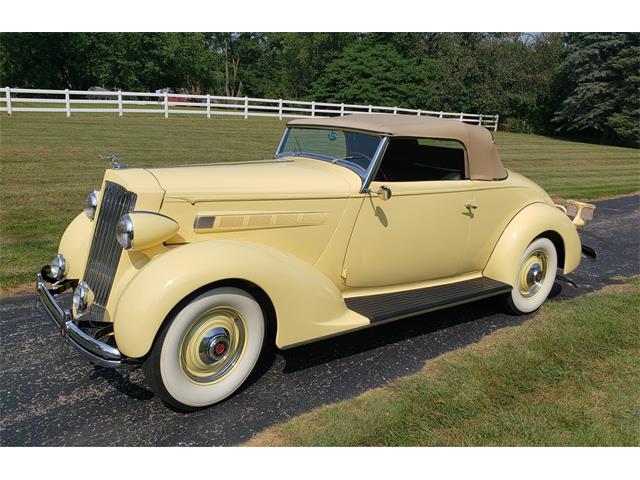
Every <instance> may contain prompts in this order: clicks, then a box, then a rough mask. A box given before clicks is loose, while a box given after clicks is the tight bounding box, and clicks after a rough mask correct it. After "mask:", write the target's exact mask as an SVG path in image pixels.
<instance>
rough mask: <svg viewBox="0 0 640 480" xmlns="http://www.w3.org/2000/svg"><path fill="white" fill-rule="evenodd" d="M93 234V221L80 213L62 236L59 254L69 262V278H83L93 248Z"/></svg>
mask: <svg viewBox="0 0 640 480" xmlns="http://www.w3.org/2000/svg"><path fill="white" fill-rule="evenodd" d="M92 233H93V225H92V222H91V220H89V219H88V218H87V216H86V215H85V214H84V213H80V214H79V215H78V216H77V217H76V218H74V219H73V221H72V222H71V223H70V224H69V226H68V227H67V228H66V230H65V231H64V233H63V234H62V238H61V239H60V245H59V247H58V253H61V254H62V255H63V256H64V258H65V260H66V261H67V273H66V275H67V278H82V275H83V274H84V267H85V264H86V262H87V257H88V256H89V248H91V235H92Z"/></svg>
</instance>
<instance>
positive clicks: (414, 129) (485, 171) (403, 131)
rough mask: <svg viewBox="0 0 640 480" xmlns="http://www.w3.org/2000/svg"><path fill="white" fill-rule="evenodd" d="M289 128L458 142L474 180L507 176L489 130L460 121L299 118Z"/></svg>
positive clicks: (392, 116) (365, 116)
mask: <svg viewBox="0 0 640 480" xmlns="http://www.w3.org/2000/svg"><path fill="white" fill-rule="evenodd" d="M287 126H289V127H326V128H335V129H337V130H340V129H345V130H362V131H365V132H372V133H378V134H382V135H387V136H391V137H413V138H441V139H450V140H458V141H460V142H462V144H463V145H464V146H465V148H466V150H467V157H468V161H469V175H470V178H471V179H472V180H495V179H500V178H505V177H506V176H507V172H506V170H505V169H504V166H503V165H502V160H501V159H500V154H499V153H498V149H497V147H496V144H495V143H494V142H493V137H492V136H491V133H490V132H489V130H487V129H486V128H484V127H479V126H476V125H469V124H466V123H463V122H460V121H458V120H451V119H442V118H434V117H425V116H421V117H418V116H416V115H399V114H398V115H396V114H391V113H390V114H386V113H383V114H378V113H372V114H357V115H345V116H344V117H326V118H320V117H314V118H300V119H296V120H291V121H290V122H289V123H287Z"/></svg>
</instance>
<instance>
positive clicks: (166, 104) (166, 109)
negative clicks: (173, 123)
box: [164, 92, 169, 118]
mask: <svg viewBox="0 0 640 480" xmlns="http://www.w3.org/2000/svg"><path fill="white" fill-rule="evenodd" d="M164 118H169V92H164Z"/></svg>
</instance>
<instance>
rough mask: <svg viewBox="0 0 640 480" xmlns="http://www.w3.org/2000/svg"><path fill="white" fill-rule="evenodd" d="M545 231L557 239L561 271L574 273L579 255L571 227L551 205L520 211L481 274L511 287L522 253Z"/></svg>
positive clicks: (535, 204)
mask: <svg viewBox="0 0 640 480" xmlns="http://www.w3.org/2000/svg"><path fill="white" fill-rule="evenodd" d="M545 232H555V233H556V234H558V235H559V236H560V238H561V239H562V244H563V245H562V246H563V251H564V263H563V265H562V269H563V272H564V273H565V274H566V273H570V272H572V271H574V270H575V269H576V268H577V266H578V265H579V263H580V256H581V253H582V245H581V243H580V237H579V236H578V232H577V231H576V228H575V226H574V225H573V224H572V223H571V220H570V219H569V217H567V216H566V215H564V214H563V213H562V212H561V211H560V210H559V209H558V208H556V207H554V206H553V205H549V204H548V203H534V204H531V205H528V206H527V207H525V208H523V209H522V210H521V211H520V212H518V214H517V215H516V216H515V217H514V218H513V219H512V220H511V222H509V225H508V226H507V228H506V229H505V230H504V232H502V235H501V236H500V239H499V240H498V242H497V244H496V245H495V248H494V249H493V253H492V254H491V258H490V259H489V262H488V263H487V266H486V267H485V268H484V270H483V272H482V273H483V275H484V276H485V277H489V278H492V279H494V280H499V281H501V282H504V283H508V284H509V285H512V286H514V285H515V282H516V275H517V272H518V266H519V264H520V256H521V255H522V252H523V251H524V250H525V249H526V248H527V246H528V245H529V244H530V243H531V242H532V241H533V240H534V239H535V238H536V237H539V236H540V235H541V234H543V233H545ZM558 266H560V265H558Z"/></svg>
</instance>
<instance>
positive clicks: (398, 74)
mask: <svg viewBox="0 0 640 480" xmlns="http://www.w3.org/2000/svg"><path fill="white" fill-rule="evenodd" d="M312 92H313V96H314V97H315V98H316V99H317V100H320V101H329V102H345V103H359V104H365V105H366V104H373V105H385V106H394V105H395V106H401V107H408V108H421V107H422V108H424V107H423V105H422V103H423V101H424V98H425V97H427V96H428V92H427V91H426V88H425V84H424V83H423V82H422V81H421V72H420V69H419V68H418V65H417V63H416V62H415V61H413V60H412V59H408V58H404V57H402V56H401V55H400V54H399V53H398V52H397V51H396V50H395V49H393V48H391V47H390V46H388V45H385V44H378V43H372V42H370V41H367V40H366V39H365V40H361V41H358V42H356V43H353V44H352V45H350V46H348V47H347V48H345V49H344V51H343V52H342V54H341V55H340V57H338V58H337V59H335V60H334V61H332V62H331V63H330V64H329V65H327V67H326V69H325V71H324V73H323V74H322V76H321V77H320V78H319V79H318V80H317V81H316V82H314V84H313V87H312Z"/></svg>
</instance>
